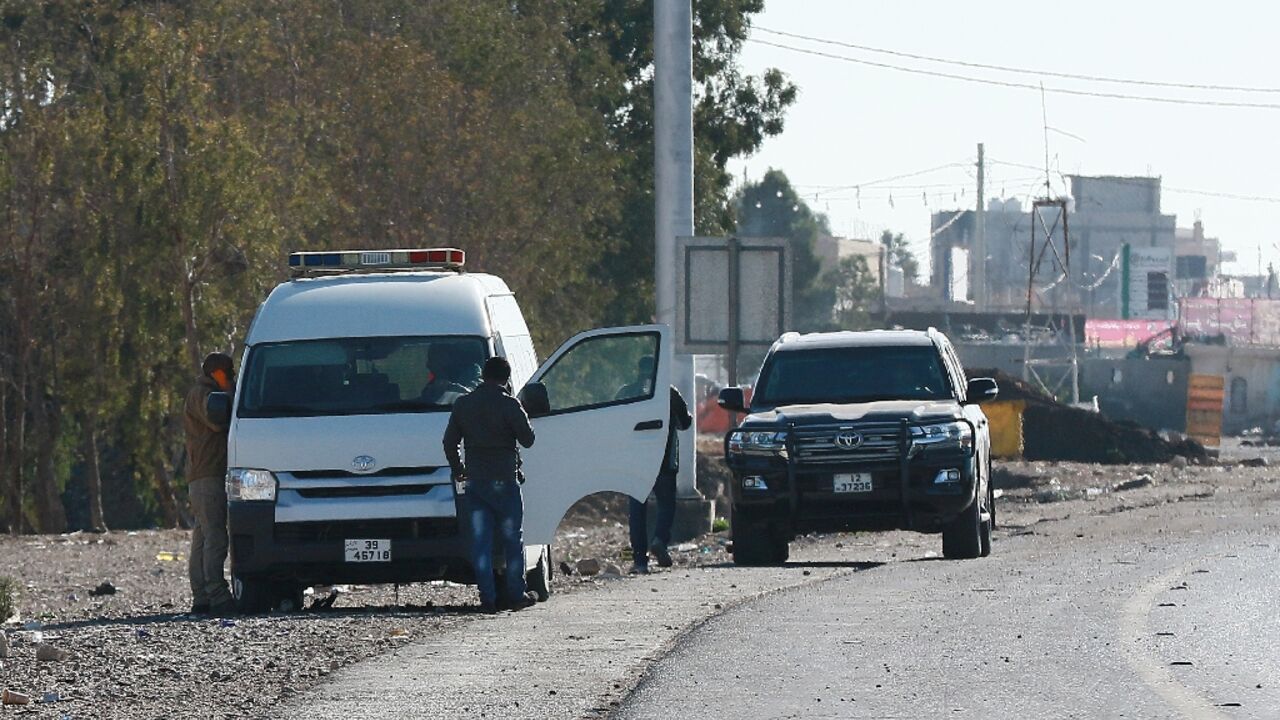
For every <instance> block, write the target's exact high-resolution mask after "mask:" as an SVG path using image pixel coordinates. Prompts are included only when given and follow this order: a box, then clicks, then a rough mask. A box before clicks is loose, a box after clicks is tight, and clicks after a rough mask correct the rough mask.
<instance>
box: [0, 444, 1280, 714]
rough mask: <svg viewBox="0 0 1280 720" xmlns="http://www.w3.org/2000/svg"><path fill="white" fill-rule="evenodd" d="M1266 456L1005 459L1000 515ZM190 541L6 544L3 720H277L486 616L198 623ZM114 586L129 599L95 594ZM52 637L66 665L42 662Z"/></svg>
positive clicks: (601, 533)
mask: <svg viewBox="0 0 1280 720" xmlns="http://www.w3.org/2000/svg"><path fill="white" fill-rule="evenodd" d="M1266 450H1270V449H1266ZM1263 451H1264V449H1258V448H1240V447H1236V448H1234V449H1233V451H1232V452H1227V453H1224V458H1225V459H1224V461H1223V464H1216V465H1209V466H1198V465H1191V466H1187V467H1177V466H1173V465H1168V464H1166V465H1109V466H1102V465H1088V464H1080V463H1050V462H1022V461H1019V462H1008V463H1001V464H1000V465H999V469H998V470H997V478H996V481H997V488H998V490H999V494H1000V499H999V500H998V502H997V506H998V508H999V520H1000V522H1001V523H1002V524H1003V525H1004V528H1005V531H1006V532H1011V533H1015V534H1016V533H1030V534H1034V533H1035V532H1036V529H1035V526H1036V524H1037V523H1040V522H1048V521H1052V520H1053V519H1060V518H1061V517H1063V516H1066V515H1070V514H1073V513H1085V514H1088V513H1098V514H1112V513H1122V512H1125V511H1126V510H1129V509H1133V508H1135V507H1149V506H1153V505H1160V504H1164V503H1171V502H1186V501H1195V500H1197V499H1202V498H1205V497H1210V496H1212V495H1213V494H1214V493H1223V492H1249V491H1250V490H1251V489H1252V488H1256V487H1259V486H1262V485H1267V484H1272V483H1274V475H1275V473H1276V470H1275V468H1274V466H1271V465H1256V464H1255V465H1252V466H1249V465H1242V464H1239V462H1238V461H1239V460H1240V459H1242V458H1252V457H1254V456H1256V455H1258V454H1259V453H1261V452H1263ZM1233 453H1234V454H1233ZM1273 460H1274V459H1273ZM593 502H594V504H593V505H591V506H590V507H585V508H583V511H582V512H579V513H575V514H574V515H572V516H571V517H569V518H568V519H566V521H565V522H564V523H562V525H561V528H560V534H559V539H558V542H557V545H556V547H555V549H554V554H555V563H556V564H557V565H560V563H561V562H563V563H565V564H566V565H568V566H570V567H572V566H573V565H575V564H576V562H577V561H578V560H580V559H583V558H595V559H598V560H601V561H602V564H604V565H606V566H607V565H608V564H609V563H613V564H616V565H617V566H618V567H619V568H626V567H627V565H628V564H629V561H630V558H629V556H628V551H627V549H626V548H627V537H626V519H625V514H624V508H625V505H624V504H623V503H622V502H621V501H620V499H618V498H614V499H612V500H611V499H608V498H596V499H594V500H593ZM897 538H909V539H907V540H899V539H897ZM838 539H843V541H844V542H845V543H846V544H848V543H852V544H853V545H859V544H863V543H866V542H868V541H870V542H872V543H875V544H877V545H880V544H883V543H884V542H910V543H913V544H915V543H919V542H934V541H936V539H935V538H929V537H924V536H918V535H912V534H908V533H892V534H885V535H881V536H873V537H866V538H848V537H844V536H840V537H839V538H833V537H832V536H826V537H824V536H807V537H804V538H800V539H799V540H798V541H797V542H798V543H800V544H806V543H811V544H816V543H830V542H835V541H837V540H838ZM186 542H187V534H186V533H184V532H180V531H167V530H166V531H142V532H129V533H109V534H106V535H90V534H71V535H64V536H52V537H50V536H38V537H19V538H9V537H5V538H0V557H3V558H4V563H3V566H0V575H4V574H8V575H12V576H13V577H15V578H16V579H17V580H18V582H19V587H20V596H19V598H18V609H19V617H18V618H17V619H16V621H11V622H10V623H8V624H7V625H5V626H4V628H3V632H4V633H5V635H6V636H7V638H8V640H9V643H10V644H11V646H12V647H11V651H10V653H9V657H7V658H0V688H7V689H9V690H11V691H20V692H22V693H25V694H28V695H30V696H32V698H33V700H35V701H40V700H45V699H47V700H49V701H52V702H45V703H40V702H36V703H34V704H31V705H27V706H4V707H3V708H0V718H3V717H8V716H21V717H49V718H100V717H101V718H108V717H112V718H114V717H121V718H123V717H129V718H160V717H164V718H177V717H181V718H188V717H189V718H197V717H199V718H206V717H227V718H231V717H244V716H252V717H267V716H270V714H271V710H270V708H271V707H272V705H273V704H275V703H276V702H278V701H279V700H280V699H282V698H287V697H289V696H291V695H293V694H296V693H298V692H299V691H302V690H304V689H306V688H307V687H309V686H311V685H313V684H315V683H317V682H320V681H322V680H323V679H324V678H325V677H326V676H327V675H328V674H329V673H331V672H333V671H334V670H336V669H338V668H340V667H342V666H345V665H348V664H351V663H354V662H357V661H359V660H361V659H363V658H366V657H369V656H373V655H377V654H381V653H384V652H386V651H388V650H390V649H393V648H395V647H398V646H401V645H403V644H405V643H410V642H413V641H414V639H415V638H421V637H424V636H426V635H427V634H430V633H433V632H437V631H438V630H439V629H440V628H442V627H444V626H446V625H450V624H455V623H461V622H467V621H468V619H470V618H472V617H474V613H473V607H474V604H475V602H476V595H475V590H474V588H472V587H462V586H455V585H450V584H444V583H437V584H419V585H412V586H407V587H402V588H400V589H399V592H398V594H397V592H396V589H395V588H392V587H384V586H371V587H364V586H355V587H349V588H342V590H343V591H342V592H340V594H339V596H338V599H337V601H336V603H335V605H334V607H333V608H332V609H331V610H327V611H303V612H298V613H292V614H277V615H270V616H263V617H250V618H236V619H235V620H229V621H219V620H216V619H199V620H197V619H192V618H190V617H187V616H185V615H184V614H183V613H184V611H185V609H186V608H187V605H188V603H189V593H188V588H187V581H186V565H185V557H186ZM728 543H729V538H728V533H718V534H712V535H708V536H705V537H703V538H700V539H698V541H697V542H694V543H687V544H681V545H679V546H677V548H676V551H675V552H674V553H673V554H674V555H675V559H676V562H677V567H683V566H690V565H703V564H719V563H724V562H727V560H728V557H729V556H728V554H727V551H728ZM104 582H108V583H111V585H112V586H114V588H115V593H114V594H106V595H95V594H94V592H95V590H96V589H97V588H98V587H99V586H100V585H101V584H102V583H104ZM611 582H627V580H626V579H625V578H620V577H617V576H611V575H606V576H600V575H597V576H593V577H581V576H578V575H576V574H574V575H569V576H565V575H563V574H557V576H556V578H555V580H554V583H555V590H556V592H558V593H565V592H585V591H590V590H591V589H592V588H594V587H598V586H600V585H602V584H604V583H611ZM320 592H321V593H322V594H323V593H324V592H325V591H324V590H323V589H321V591H320ZM552 602H554V599H553V600H552ZM41 643H45V644H48V645H51V646H53V647H54V648H57V649H59V650H64V651H66V652H67V653H68V657H66V658H65V659H63V660H53V661H43V662H42V661H38V660H36V653H37V646H38V645H39V644H41Z"/></svg>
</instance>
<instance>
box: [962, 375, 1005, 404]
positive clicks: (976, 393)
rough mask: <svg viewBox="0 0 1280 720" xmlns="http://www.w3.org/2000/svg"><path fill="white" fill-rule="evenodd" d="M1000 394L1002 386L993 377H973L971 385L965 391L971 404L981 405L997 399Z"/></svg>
mask: <svg viewBox="0 0 1280 720" xmlns="http://www.w3.org/2000/svg"><path fill="white" fill-rule="evenodd" d="M999 394H1000V386H999V385H997V384H996V381H995V380H994V379H993V378H973V379H972V380H970V381H969V387H968V388H967V389H966V391H965V396H966V397H967V398H968V400H967V401H966V402H967V404H969V405H980V404H982V403H984V402H990V401H992V400H995V399H996V396H997V395H999Z"/></svg>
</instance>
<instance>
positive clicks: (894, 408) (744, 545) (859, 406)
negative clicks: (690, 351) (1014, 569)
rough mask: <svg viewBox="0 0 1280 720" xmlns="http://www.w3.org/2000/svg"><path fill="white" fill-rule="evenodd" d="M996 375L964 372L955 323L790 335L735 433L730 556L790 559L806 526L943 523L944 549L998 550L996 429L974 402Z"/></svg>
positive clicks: (740, 407) (776, 349)
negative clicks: (946, 329)
mask: <svg viewBox="0 0 1280 720" xmlns="http://www.w3.org/2000/svg"><path fill="white" fill-rule="evenodd" d="M995 397H996V383H995V381H994V380H992V379H990V378H977V379H973V380H969V381H967V382H966V381H965V376H964V370H963V368H961V367H960V361H959V359H958V358H957V357H956V353H955V350H954V349H953V348H952V347H951V343H950V342H949V341H948V340H947V338H946V336H945V335H943V334H942V333H940V332H938V331H937V330H934V329H932V328H930V329H929V330H927V331H923V332H921V331H905V330H872V331H869V332H836V333H815V334H810V335H799V334H796V333H789V334H787V335H784V336H782V338H780V339H779V340H778V341H777V342H776V343H774V344H773V347H771V348H770V349H769V353H768V355H766V356H765V360H764V364H763V365H762V366H761V369H760V377H759V380H758V382H757V384H756V387H755V392H754V394H753V396H752V398H751V405H750V407H749V408H748V407H746V403H745V400H744V395H743V391H742V389H741V388H735V387H730V388H725V389H724V390H722V391H721V392H720V398H719V402H720V406H721V407H723V408H725V409H727V410H731V411H735V412H745V413H748V415H747V417H746V419H745V420H744V421H743V423H742V425H741V426H739V427H738V428H737V429H735V430H732V431H731V432H729V434H728V435H727V436H726V437H725V458H726V460H727V461H728V464H729V468H730V470H731V471H732V473H733V484H732V485H733V487H732V490H731V496H732V498H733V558H734V561H735V562H737V563H738V564H741V565H763V564H770V563H780V562H784V561H785V560H786V559H787V555H788V544H789V543H790V541H791V539H792V538H793V537H795V535H796V534H797V533H804V532H831V531H848V530H891V529H906V530H916V531H920V532H941V533H942V553H943V555H945V556H946V557H948V558H976V557H980V556H986V555H988V554H989V553H990V552H991V530H992V528H994V527H995V523H996V515H995V496H994V493H993V491H992V488H991V453H990V450H991V442H990V433H989V428H988V425H987V417H986V415H984V414H983V412H982V410H981V409H979V408H978V403H981V402H986V401H988V400H992V399H994V398H995Z"/></svg>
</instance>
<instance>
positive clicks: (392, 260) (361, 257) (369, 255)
mask: <svg viewBox="0 0 1280 720" xmlns="http://www.w3.org/2000/svg"><path fill="white" fill-rule="evenodd" d="M466 263H467V254H466V253H465V252H463V251H461V250H459V249H457V248H413V249H402V250H335V251H322V252H295V253H289V267H290V268H292V269H293V270H294V271H295V272H307V271H311V270H314V271H320V272H344V271H353V270H454V271H457V270H461V269H462V266H463V265H466Z"/></svg>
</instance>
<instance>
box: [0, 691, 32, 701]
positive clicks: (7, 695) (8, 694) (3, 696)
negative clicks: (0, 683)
mask: <svg viewBox="0 0 1280 720" xmlns="http://www.w3.org/2000/svg"><path fill="white" fill-rule="evenodd" d="M0 704H4V705H30V704H31V696H30V695H28V694H26V693H20V692H18V691H17V690H8V689H6V690H4V691H3V692H0Z"/></svg>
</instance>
